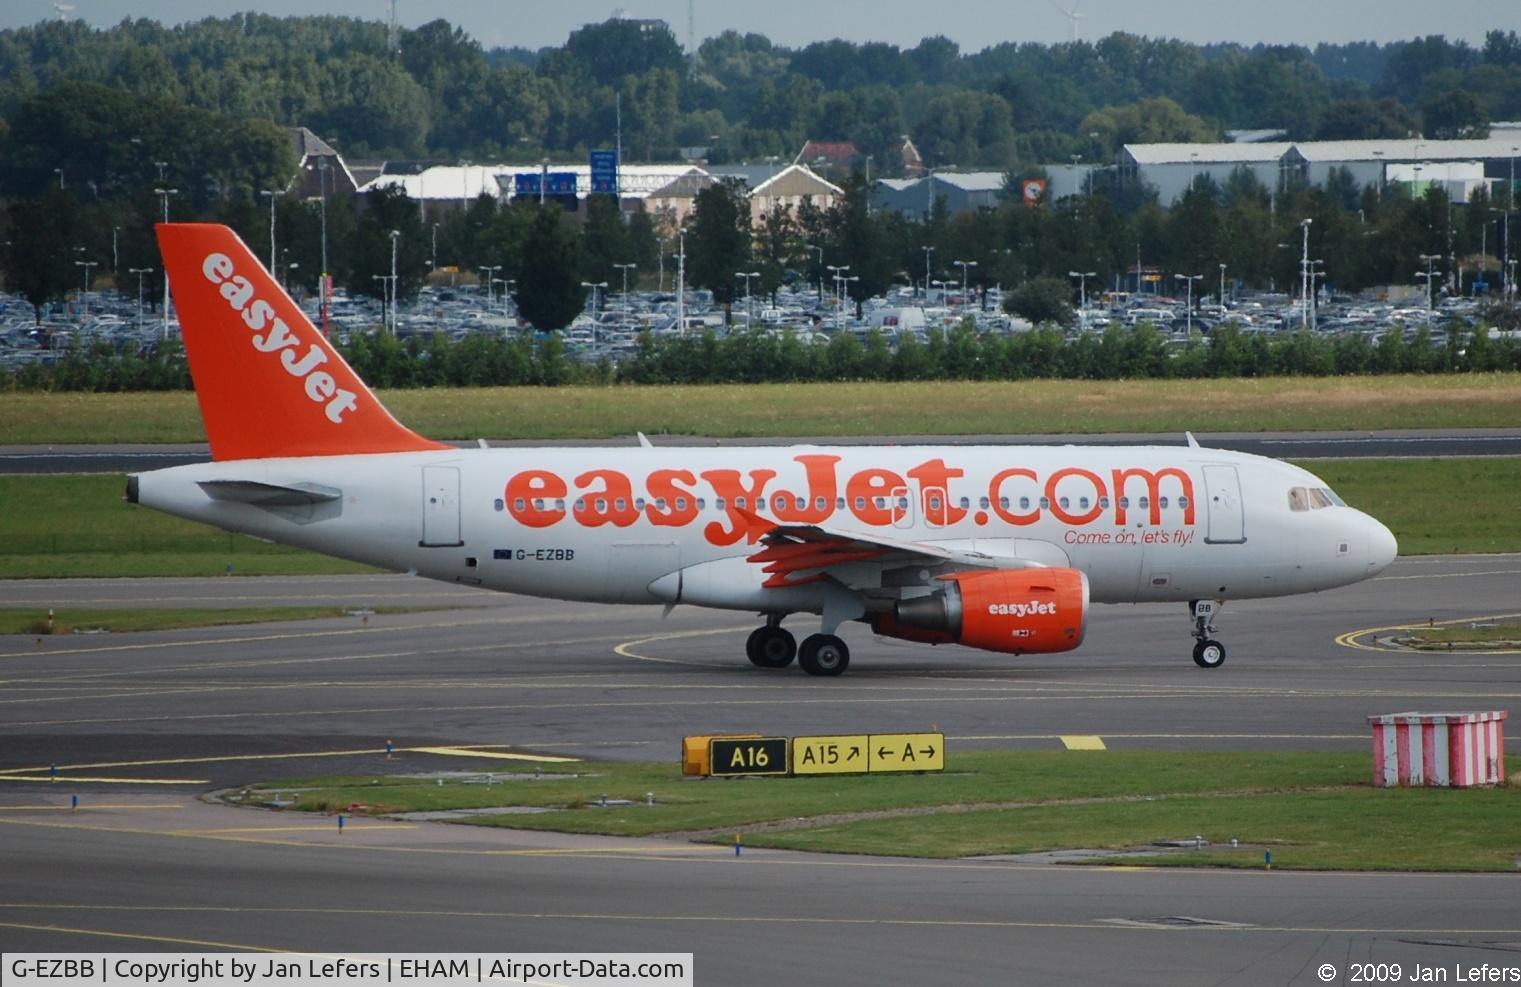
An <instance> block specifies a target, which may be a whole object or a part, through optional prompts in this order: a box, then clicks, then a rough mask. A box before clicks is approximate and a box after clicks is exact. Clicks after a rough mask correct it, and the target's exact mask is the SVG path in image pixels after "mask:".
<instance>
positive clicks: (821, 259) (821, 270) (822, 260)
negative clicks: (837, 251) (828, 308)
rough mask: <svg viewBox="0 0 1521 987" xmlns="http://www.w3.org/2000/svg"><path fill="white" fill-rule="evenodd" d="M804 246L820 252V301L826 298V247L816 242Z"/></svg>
mask: <svg viewBox="0 0 1521 987" xmlns="http://www.w3.org/2000/svg"><path fill="white" fill-rule="evenodd" d="M803 246H805V247H807V248H808V249H809V250H817V251H818V252H819V301H820V302H822V301H823V300H824V248H823V247H821V246H819V245H818V244H816V243H805V244H803Z"/></svg>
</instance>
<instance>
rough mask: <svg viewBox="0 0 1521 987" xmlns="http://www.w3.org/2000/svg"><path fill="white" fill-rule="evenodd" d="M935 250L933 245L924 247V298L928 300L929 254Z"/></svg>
mask: <svg viewBox="0 0 1521 987" xmlns="http://www.w3.org/2000/svg"><path fill="white" fill-rule="evenodd" d="M934 252H935V248H934V247H925V248H924V300H925V301H926V302H927V301H929V289H930V254H932V253H934Z"/></svg>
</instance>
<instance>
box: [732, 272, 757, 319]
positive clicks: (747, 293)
mask: <svg viewBox="0 0 1521 987" xmlns="http://www.w3.org/2000/svg"><path fill="white" fill-rule="evenodd" d="M734 276H735V277H736V278H744V279H745V331H746V332H748V331H749V330H750V327H751V325H752V323H753V322H754V318H753V316H752V315H751V308H750V279H751V278H758V277H760V272H759V271H735V272H734Z"/></svg>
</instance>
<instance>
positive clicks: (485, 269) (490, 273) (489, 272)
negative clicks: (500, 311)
mask: <svg viewBox="0 0 1521 987" xmlns="http://www.w3.org/2000/svg"><path fill="white" fill-rule="evenodd" d="M501 269H502V265H501V264H483V265H481V266H480V267H477V268H476V270H477V271H480V272H481V274H482V277H481V284H482V285H484V286H485V288H486V304H485V305H483V306H481V307H482V308H483V309H485V310H486V311H487V312H489V311H491V279H492V278H493V277H494V276H495V275H496V272H497V271H500V270H501Z"/></svg>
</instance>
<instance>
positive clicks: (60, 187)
mask: <svg viewBox="0 0 1521 987" xmlns="http://www.w3.org/2000/svg"><path fill="white" fill-rule="evenodd" d="M53 174H55V175H57V176H58V191H60V192H62V191H63V169H62V168H54V169H53Z"/></svg>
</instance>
